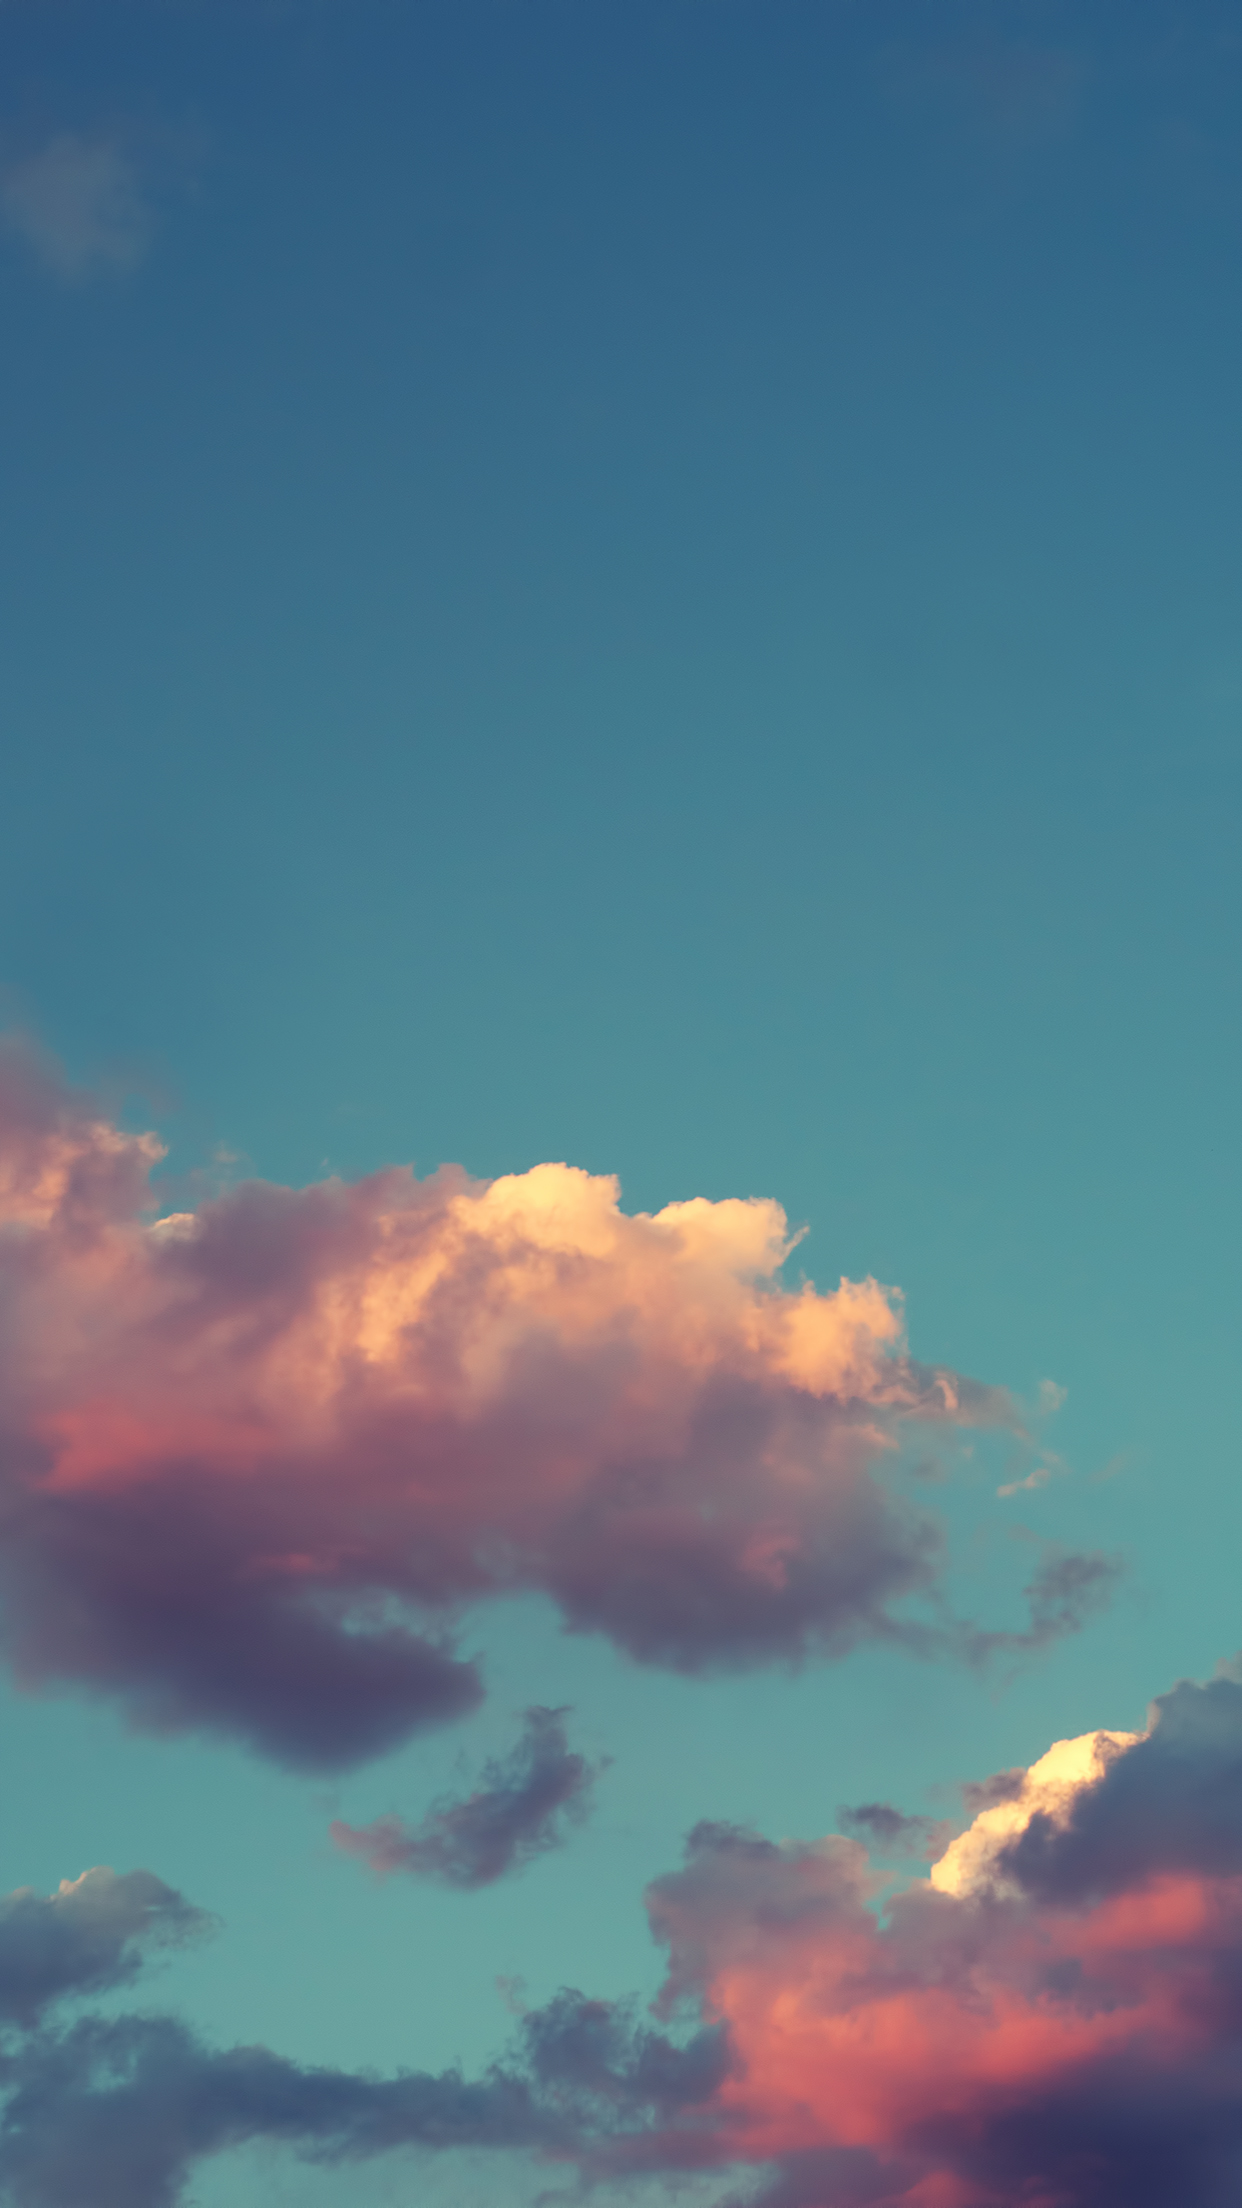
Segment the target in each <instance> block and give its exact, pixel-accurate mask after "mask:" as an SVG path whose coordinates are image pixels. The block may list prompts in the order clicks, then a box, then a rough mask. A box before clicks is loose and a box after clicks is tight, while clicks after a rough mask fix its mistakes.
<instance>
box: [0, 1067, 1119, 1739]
mask: <svg viewBox="0 0 1242 2208" xmlns="http://www.w3.org/2000/svg"><path fill="white" fill-rule="evenodd" d="M160 1154H161V1153H160V1146H159V1144H158V1143H157V1142H156V1141H155V1140H154V1138H153V1137H151V1136H149V1135H143V1136H132V1135H128V1134H125V1133H123V1132H121V1131H119V1130H118V1129H117V1128H116V1127H115V1126H113V1125H112V1124H110V1123H109V1122H108V1121H107V1119H106V1118H105V1117H103V1116H102V1115H101V1114H100V1113H99V1112H98V1111H97V1110H96V1109H95V1108H94V1107H93V1106H92V1104H91V1103H90V1101H89V1099H86V1098H83V1097H81V1096H79V1095H77V1094H76V1093H74V1092H71V1091H69V1090H67V1089H65V1088H64V1086H63V1085H62V1084H60V1082H59V1081H58V1080H57V1079H56V1078H55V1077H54V1075H53V1074H52V1073H50V1072H49V1071H48V1070H47V1068H46V1067H44V1066H43V1065H42V1064H41V1063H39V1062H37V1061H36V1060H34V1059H33V1058H32V1057H31V1056H30V1055H29V1054H28V1053H23V1052H22V1051H21V1050H18V1049H15V1048H12V1047H10V1048H9V1049H7V1050H6V1051H5V1052H4V1054H3V1061H2V1065H0V1296H2V1308H3V1313H4V1319H3V1341H2V1346H0V1427H2V1430H3V1435H4V1443H3V1459H2V1471H0V1480H2V1492H3V1511H4V1518H3V1535H2V1538H0V1589H2V1592H3V1598H4V1633H5V1638H6V1645H7V1648H8V1651H9V1655H10V1659H11V1661H12V1663H13V1666H14V1668H15V1670H16V1673H17V1675H18V1677H19V1678H20V1679H21V1680H23V1681H24V1682H25V1683H27V1684H29V1685H38V1684H41V1683H45V1682H52V1681H56V1680H73V1681H79V1682H82V1683H85V1684H86V1685H88V1686H91V1687H93V1688H95V1689H97V1690H101V1691H106V1692H108V1693H112V1694H115V1695H118V1696H120V1697H121V1698H122V1699H123V1701H124V1702H125V1704H126V1705H127V1707H128V1709H129V1711H130V1713H131V1715H132V1717H133V1718H134V1720H135V1721H136V1722H138V1723H139V1724H142V1725H145V1726H148V1727H153V1728H156V1729H159V1728H166V1729H173V1728H178V1727H184V1726H197V1727H203V1728H207V1729H209V1730H210V1729H215V1730H218V1731H223V1732H230V1733H234V1734H237V1735H240V1736H242V1737H244V1738H246V1739H248V1740H249V1741H250V1742H252V1743H253V1744H254V1745H256V1746H258V1747H259V1748H260V1749H262V1750H263V1751H265V1752H267V1753H269V1754H272V1755H275V1756H277V1757H279V1758H281V1759H283V1760H285V1761H288V1762H291V1763H300V1764H304V1765H315V1764H320V1765H332V1764H343V1763H346V1762H349V1761H351V1760H356V1759H357V1758H359V1757H360V1756H365V1755H368V1754H374V1753H378V1752H381V1751H382V1750H384V1749H385V1748H387V1747H389V1746H391V1745H392V1744H393V1743H395V1742H396V1741H397V1740H399V1739H401V1738H402V1737H404V1736H405V1735H406V1734H407V1733H408V1732H409V1731H410V1730H411V1729H412V1728H413V1727H415V1726H417V1725H419V1724H424V1723H433V1722H439V1721H441V1720H444V1719H447V1718H451V1717H454V1716H456V1715H458V1714H460V1713H461V1712H462V1711H464V1710H465V1709H467V1708H469V1707H470V1706H471V1705H472V1704H473V1703H474V1702H476V1701H477V1700H478V1698H479V1695H480V1692H481V1688H480V1684H479V1680H478V1677H477V1675H476V1672H475V1670H474V1668H473V1667H472V1666H471V1665H470V1664H467V1663H464V1662H462V1661H461V1660H460V1659H459V1658H458V1657H457V1656H456V1654H455V1653H454V1650H453V1648H452V1646H451V1643H450V1641H449V1639H448V1638H447V1624H448V1622H449V1621H450V1620H451V1617H452V1614H453V1612H454V1609H455V1608H458V1607H459V1606H461V1605H463V1604H466V1603H469V1602H472V1601H475V1600H478V1599H480V1598H484V1597H487V1596H490V1595H496V1594H503V1593H506V1592H511V1591H515V1590H522V1589H527V1590H538V1591H541V1592H543V1593H544V1594H545V1595H547V1596H548V1597H549V1598H550V1599H551V1600H552V1601H553V1602H554V1603H555V1604H556V1605H557V1606H558V1607H559V1609H560V1612H561V1614H562V1617H563V1619H564V1620H565V1622H566V1624H567V1625H568V1626H569V1628H570V1629H571V1630H575V1631H593V1632H601V1633H604V1634H606V1635H608V1636H609V1637H610V1638H611V1639H612V1640H613V1641H614V1642H615V1643H616V1644H617V1645H618V1646H619V1647H621V1648H622V1649H624V1650H626V1651H627V1652H628V1653H629V1654H630V1655H631V1656H633V1657H635V1658H637V1659H639V1660H640V1661H643V1662H649V1663H657V1664H663V1665H667V1666H671V1667H673V1668H677V1669H680V1670H684V1671H695V1670H700V1669H705V1668H708V1667H712V1666H722V1665H724V1666H729V1665H743V1664H755V1663H762V1662H769V1661H773V1660H785V1661H789V1660H798V1659H799V1658H801V1657H803V1656H804V1655H807V1654H836V1653H839V1652H841V1651H843V1650H844V1649H846V1648H848V1647H849V1646H850V1645H851V1644H853V1643H854V1642H856V1641H857V1640H858V1639H860V1638H861V1637H863V1636H866V1635H876V1634H888V1635H892V1634H896V1633H905V1634H906V1635H907V1636H908V1637H913V1634H914V1628H912V1627H910V1626H909V1625H908V1624H907V1625H901V1624H898V1622H897V1620H896V1618H895V1616H894V1612H893V1608H892V1606H893V1604H894V1603H896V1602H898V1601H900V1599H901V1598H902V1597H905V1596H909V1595H911V1594H913V1593H918V1592H919V1591H920V1590H924V1591H925V1590H927V1589H929V1588H930V1587H931V1586H932V1585H933V1583H934V1579H935V1574H936V1570H937V1564H938V1556H939V1536H938V1533H937V1529H936V1527H935V1525H934V1522H932V1521H930V1520H929V1519H928V1518H926V1517H925V1516H920V1515H918V1514H916V1513H915V1512H914V1511H913V1510H912V1509H911V1508H908V1507H906V1506H905V1505H903V1504H902V1503H901V1502H900V1501H898V1500H896V1499H894V1497H893V1496H892V1495H891V1494H890V1493H889V1492H888V1490H887V1488H886V1486H885V1484H884V1483H883V1481H882V1479H881V1478H880V1477H879V1476H878V1475H879V1474H880V1472H881V1471H882V1469H883V1467H884V1465H885V1463H886V1462H887V1461H888V1460H891V1458H892V1456H893V1453H894V1451H895V1450H896V1449H897V1448H898V1447H899V1445H900V1443H901V1440H902V1436H903V1433H905V1432H906V1431H907V1430H909V1429H910V1428H912V1427H917V1426H925V1425H926V1424H927V1423H928V1422H931V1423H934V1424H937V1425H938V1426H940V1427H941V1428H943V1429H947V1430H952V1429H954V1428H960V1427H962V1426H967V1425H970V1424H974V1423H980V1422H985V1421H989V1420H990V1421H998V1420H1002V1421H1003V1420H1008V1419H1010V1417H1011V1415H1012V1414H1011V1411H1010V1408H1009V1405H1008V1402H1007V1399H1006V1398H1004V1397H1003V1396H1002V1395H1001V1394H1000V1393H999V1392H998V1391H995V1390H989V1389H986V1388H983V1387H980V1386H978V1385H976V1384H974V1383H972V1382H969V1381H966V1380H963V1379H962V1378H960V1377H959V1376H957V1375H955V1374H952V1373H949V1372H946V1371H944V1370H940V1369H927V1368H925V1367H922V1366H920V1365H918V1364H916V1363H915V1362H914V1361H913V1360H912V1359H911V1357H910V1355H909V1353H908V1351H907V1349H906V1346H905V1339H904V1333H903V1326H902V1318H901V1310H900V1301H899V1298H898V1297H897V1296H896V1295H895V1294H894V1293H893V1292H891V1291H889V1290H886V1289H883V1288H881V1287H880V1286H878V1285H877V1283H876V1282H875V1281H873V1280H866V1281H862V1282H850V1281H842V1282H841V1284H840V1286H839V1287H838V1288H836V1289H834V1290H832V1291H831V1292H829V1293H824V1294H821V1293H819V1292H818V1291H816V1290H815V1289H814V1288H813V1287H811V1286H810V1285H807V1286H804V1287H800V1288H796V1289H791V1288H787V1287H785V1286H784V1285H783V1284H782V1282H781V1279H780V1267H781V1264H782V1262H783V1260H784V1258H785V1257H786V1256H787V1254H788V1252H789V1249H790V1247H791V1238H790V1236H789V1233H788V1230H787V1227H786V1222H785V1216H784V1214H783V1212H782V1211H781V1209H780V1207H779V1205H777V1204H775V1203H773V1202H769V1201H764V1200H759V1199H748V1200H745V1201H726V1202H707V1201H706V1200H704V1199H701V1198H700V1199H695V1200H692V1201H690V1202H687V1203H680V1204H671V1205H669V1206H667V1207H666V1208H665V1209H664V1210H663V1211H661V1212H658V1213H656V1214H654V1215H650V1216H649V1215H640V1216H638V1217H631V1216H628V1215H627V1214H625V1213H624V1212H623V1211H622V1210H621V1209H620V1205H619V1200H618V1189H617V1185H616V1183H615V1182H614V1181H613V1180H611V1179H608V1178H606V1177H602V1176H592V1175H590V1174H587V1173H585V1172H581V1171H578V1170H576V1169H574V1168H572V1167H569V1166H566V1165H541V1166H537V1167H535V1168H534V1169H533V1170H532V1171H530V1172H528V1173H524V1174H514V1175H510V1176H507V1177H505V1178H503V1179H501V1180H498V1181H494V1182H490V1183H487V1182H479V1181H472V1180H470V1179H469V1178H468V1177H467V1176H466V1175H465V1174H464V1173H463V1172H461V1171H460V1170H458V1169H456V1168H450V1169H446V1170H444V1171H442V1172H440V1173H438V1174H436V1175H434V1176H433V1177H432V1178H431V1179H430V1180H426V1181H421V1182H420V1181H418V1180H416V1179H415V1178H414V1177H413V1175H412V1174H411V1173H410V1172H409V1171H407V1170H405V1169H403V1168H393V1169H390V1170H387V1171H385V1172H381V1173H377V1174H374V1175H372V1176H371V1177H370V1178H368V1179H366V1180H362V1181H359V1182H357V1183H355V1184H353V1185H345V1184H342V1183H340V1182H336V1181H331V1182H325V1183H322V1184H320V1185H318V1186H314V1187H310V1188H306V1189H300V1190H295V1189H289V1188H281V1187H275V1186H272V1185H270V1184H268V1183H265V1182H251V1183H249V1184H247V1185H245V1186H242V1187H240V1188H237V1189H236V1190H234V1191H233V1192H232V1193H231V1194H228V1195H224V1196H221V1197H218V1198H217V1199H215V1200H213V1201H211V1202H208V1203H205V1204H204V1205H202V1207H201V1208H200V1209H199V1210H198V1211H196V1212H194V1213H184V1214H178V1215H176V1216H174V1217H171V1218H166V1219H162V1220H154V1221H153V1220H152V1217H151V1210H152V1208H153V1207H152V1206H151V1199H150V1193H149V1188H148V1177H149V1174H150V1172H151V1169H152V1167H153V1165H154V1164H155V1163H156V1162H157V1161H158V1158H159V1156H160ZM144 1207H145V1208H144ZM1093 1569H1094V1567H1088V1570H1087V1579H1086V1581H1084V1582H1083V1587H1082V1588H1081V1589H1080V1587H1079V1584H1078V1582H1077V1580H1075V1581H1074V1584H1073V1585H1072V1586H1071V1585H1070V1581H1069V1579H1067V1577H1066V1572H1067V1566H1066V1564H1065V1563H1064V1562H1063V1561H1059V1562H1058V1563H1057V1564H1056V1567H1055V1576H1056V1586H1055V1588H1054V1587H1053V1586H1052V1584H1051V1582H1049V1585H1048V1586H1044V1583H1043V1581H1042V1580H1041V1581H1040V1584H1039V1586H1038V1587H1037V1588H1036V1589H1035V1595H1034V1597H1033V1601H1034V1602H1035V1606H1036V1608H1037V1609H1038V1611H1039V1615H1038V1617H1035V1618H1034V1622H1033V1626H1032V1632H1031V1635H1030V1636H1028V1637H1029V1638H1031V1639H1034V1640H1038V1639H1041V1638H1046V1637H1048V1636H1049V1634H1051V1633H1052V1632H1054V1631H1060V1630H1062V1629H1063V1628H1064V1627H1065V1626H1066V1625H1067V1624H1070V1625H1072V1624H1073V1623H1075V1622H1077V1618H1078V1614H1079V1612H1080V1610H1081V1608H1082V1604H1083V1601H1084V1600H1085V1595H1086V1593H1088V1592H1089V1591H1090V1586H1091V1584H1093V1582H1092V1577H1091V1574H1092V1570H1093ZM1037 1576H1038V1575H1037ZM1044 1576H1045V1578H1047V1571H1045V1575H1044ZM1033 1584H1034V1583H1033ZM924 1631H925V1632H926V1633H929V1634H930V1631H931V1629H930V1628H925V1629H924ZM976 1638H977V1639H979V1643H980V1646H981V1647H983V1646H984V1644H986V1643H988V1642H989V1639H992V1640H998V1641H1007V1640H1008V1641H1012V1640H1013V1639H1014V1638H1015V1637H1014V1636H1004V1635H1002V1636H999V1637H998V1636H991V1637H989V1636H982V1637H981V1638H980V1637H978V1636H976ZM1017 1638H1021V1636H1018V1637H1017Z"/></svg>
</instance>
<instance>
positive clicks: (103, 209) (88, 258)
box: [0, 130, 152, 282]
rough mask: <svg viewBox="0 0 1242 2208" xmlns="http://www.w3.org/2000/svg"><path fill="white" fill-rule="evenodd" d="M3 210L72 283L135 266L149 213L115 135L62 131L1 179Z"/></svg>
mask: <svg viewBox="0 0 1242 2208" xmlns="http://www.w3.org/2000/svg"><path fill="white" fill-rule="evenodd" d="M0 212H2V213H3V216H4V220H5V223H6V224H7V226H8V228H9V229H10V230H13V231H15V232H16V233H17V234H18V236H20V237H22V238H24V239H25V241H26V243H27V245H29V246H30V247H31V248H32V249H33V251H34V252H35V253H36V254H37V255H38V257H39V259H40V260H41V261H42V262H43V263H44V264H45V266H46V267H48V268H49V269H51V270H52V271H53V273H54V274H55V275H57V276H60V277H62V278H64V279H65V280H66V281H69V282H74V281H76V280H79V279H81V278H84V277H89V276H93V275H97V274H107V273H114V274H115V273H119V272H123V271H124V270H126V269H130V268H134V267H136V266H137V264H138V262H139V261H140V260H141V259H142V258H143V255H144V254H145V253H146V250H147V247H148V245H149V243H150V239H151V230H152V219H151V210H150V208H149V206H148V205H147V202H146V200H145V198H144V196H143V193H142V189H141V186H140V184H139V179H138V174H137V171H136V169H135V167H134V164H133V162H132V160H131V159H130V157H129V155H128V154H127V153H126V151H125V149H124V147H123V146H122V145H121V144H120V143H119V141H118V140H117V139H115V138H113V137H109V136H91V135H82V134H80V133H78V132H75V131H69V130H62V131H58V132H57V133H56V134H55V136H54V137H52V138H50V139H49V140H48V142H47V144H46V145H45V146H43V147H41V148H40V150H39V151H38V152H37V153H33V154H30V155H28V156H27V157H26V158H25V159H24V160H21V161H17V162H14V163H13V164H12V165H11V166H10V167H9V168H8V169H7V171H6V172H5V174H4V177H3V179H2V180H0Z"/></svg>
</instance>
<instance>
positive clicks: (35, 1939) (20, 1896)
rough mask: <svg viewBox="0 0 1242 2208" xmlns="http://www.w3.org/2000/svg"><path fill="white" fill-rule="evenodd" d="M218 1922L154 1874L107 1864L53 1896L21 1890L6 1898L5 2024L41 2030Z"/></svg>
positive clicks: (1, 1960)
mask: <svg viewBox="0 0 1242 2208" xmlns="http://www.w3.org/2000/svg"><path fill="white" fill-rule="evenodd" d="M212 1925H213V1919H212V1918H211V1917H209V1916H208V1915H207V1914H206V1913H205V1912H204V1911H203V1910H201V1909H195V1908H193V1907H192V1906H191V1904H190V1903H189V1902H188V1901H185V1900H183V1898H182V1896H181V1895H180V1894H179V1893H177V1892H175V1890H174V1889H173V1888H172V1887H171V1886H165V1885H164V1883H163V1881H162V1880H161V1879H158V1878H155V1877H154V1876H153V1875H152V1873H151V1872H150V1871H129V1872H127V1873H126V1874H125V1875H124V1876H123V1877H118V1876H117V1874H116V1872H115V1871H110V1870H107V1869H105V1868H103V1867H100V1868H97V1869H95V1870H90V1871H84V1872H83V1874H82V1876H81V1878H78V1879H73V1880H69V1879H66V1880H64V1881H63V1882H62V1884H61V1886H60V1888H59V1890H58V1891H57V1892H56V1893H54V1894H49V1895H46V1896H45V1895H42V1894H36V1893H35V1892H34V1891H33V1889H32V1888H30V1887H20V1888H19V1889H18V1891H17V1892H16V1893H12V1894H6V1895H5V1896H4V1897H3V1898H2V1899H0V2022H6V2023H12V2024H21V2025H33V2024H35V2023H37V2022H38V2019H39V2018H40V2016H41V2015H42V2013H43V2011H44V2010H45V2009H46V2008H47V2007H48V2006H49V2004H50V2003H52V2002H53V2001H58V2000H61V1999H63V1998H64V1997H65V1996H66V1995H70V1994H79V1993H101V1992H103V1991H104V1990H105V1989H106V1988H107V1987H110V1986H120V1985H125V1984H127V1983H128V1982H129V1981H130V1980H131V1979H132V1978H134V1977H136V1975H137V1973H138V1971H139V1969H140V1968H141V1966H142V1962H143V1959H144V1956H145V1955H146V1954H147V1953H148V1952H149V1951H150V1950H151V1949H152V1948H160V1947H171V1946H177V1945H180V1944H182V1943H184V1942H185V1941H187V1940H190V1939H194V1938H196V1937H199V1936H200V1935H202V1934H203V1933H205V1932H207V1931H209V1930H210V1929H211V1928H212Z"/></svg>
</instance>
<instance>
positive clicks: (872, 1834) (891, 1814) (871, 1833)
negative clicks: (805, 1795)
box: [837, 1802, 953, 1857]
mask: <svg viewBox="0 0 1242 2208" xmlns="http://www.w3.org/2000/svg"><path fill="white" fill-rule="evenodd" d="M837 1823H838V1825H839V1826H840V1828H841V1830H842V1832H843V1833H847V1834H848V1835H849V1836H850V1837H851V1838H852V1839H854V1840H862V1841H863V1842H864V1843H865V1844H866V1845H868V1846H869V1847H872V1848H874V1850H875V1852H876V1854H877V1855H879V1856H882V1857H888V1856H909V1855H930V1854H933V1853H934V1852H935V1850H936V1849H937V1848H942V1847H943V1846H944V1844H945V1841H946V1840H947V1839H948V1838H949V1835H950V1834H951V1832H952V1830H953V1826H952V1824H951V1823H950V1822H949V1821H947V1820H946V1819H945V1818H943V1817H907V1816H906V1815H905V1814H904V1812H903V1811H901V1810H900V1809H894V1807H893V1805H892V1803H891V1802H860V1803H859V1805H858V1807H857V1808H856V1809H850V1808H848V1807H845V1806H842V1807H841V1808H840V1809H838V1811H837Z"/></svg>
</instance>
